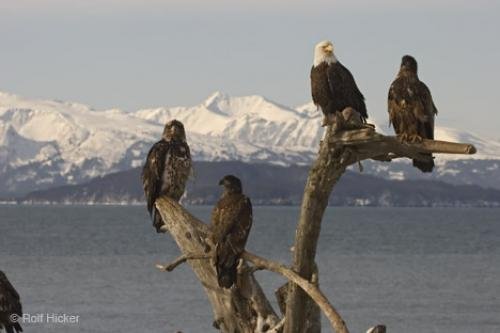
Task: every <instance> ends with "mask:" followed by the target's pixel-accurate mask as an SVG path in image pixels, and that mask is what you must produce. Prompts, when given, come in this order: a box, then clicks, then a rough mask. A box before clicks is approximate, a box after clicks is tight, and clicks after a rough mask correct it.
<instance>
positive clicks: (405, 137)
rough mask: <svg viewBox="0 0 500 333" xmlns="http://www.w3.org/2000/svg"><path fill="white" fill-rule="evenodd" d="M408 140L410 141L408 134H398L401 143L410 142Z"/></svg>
mask: <svg viewBox="0 0 500 333" xmlns="http://www.w3.org/2000/svg"><path fill="white" fill-rule="evenodd" d="M408 139H409V137H408V134H406V133H403V134H398V140H399V142H401V143H408V142H409V140H408Z"/></svg>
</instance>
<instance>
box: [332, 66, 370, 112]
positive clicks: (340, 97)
mask: <svg viewBox="0 0 500 333" xmlns="http://www.w3.org/2000/svg"><path fill="white" fill-rule="evenodd" d="M327 75H328V82H329V84H330V90H331V92H332V101H333V104H334V108H335V109H336V110H337V111H342V110H344V109H345V108H347V107H352V108H354V109H355V110H356V111H358V112H359V113H360V114H361V117H362V118H363V120H366V119H367V118H368V112H367V111H366V104H365V97H364V96H363V94H362V93H361V91H360V90H359V88H358V86H357V85H356V81H355V80H354V76H353V75H352V74H351V72H350V71H349V70H348V69H347V68H346V67H344V65H342V64H341V63H340V62H335V63H332V64H330V66H329V68H328V72H327Z"/></svg>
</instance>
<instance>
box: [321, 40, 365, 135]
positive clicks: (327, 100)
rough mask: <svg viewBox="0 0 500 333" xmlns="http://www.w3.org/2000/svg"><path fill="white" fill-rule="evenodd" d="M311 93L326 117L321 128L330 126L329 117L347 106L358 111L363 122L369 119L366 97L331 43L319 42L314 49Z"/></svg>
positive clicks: (330, 118) (330, 119)
mask: <svg viewBox="0 0 500 333" xmlns="http://www.w3.org/2000/svg"><path fill="white" fill-rule="evenodd" d="M311 93H312V98H313V102H314V104H315V105H316V106H317V107H319V108H320V109H321V111H322V112H323V114H324V116H325V117H324V120H323V125H328V124H331V123H332V116H335V114H336V113H337V112H342V111H343V110H344V109H345V108H348V107H351V108H353V109H354V110H356V111H358V112H359V114H360V115H361V118H362V120H363V122H366V119H367V118H368V113H367V111H366V105H365V98H364V96H363V94H362V93H361V91H359V88H358V86H357V85H356V82H355V81H354V77H353V76H352V74H351V72H349V70H348V69H347V68H346V67H344V65H342V64H341V63H340V61H338V59H337V57H336V56H335V54H334V52H333V44H332V42H330V41H322V42H320V43H318V44H317V45H316V46H315V48H314V63H313V66H312V69H311Z"/></svg>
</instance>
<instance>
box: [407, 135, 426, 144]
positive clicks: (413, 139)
mask: <svg viewBox="0 0 500 333" xmlns="http://www.w3.org/2000/svg"><path fill="white" fill-rule="evenodd" d="M409 140H410V142H411V143H421V142H422V141H424V139H423V138H422V137H421V136H420V135H418V134H414V135H410V137H409Z"/></svg>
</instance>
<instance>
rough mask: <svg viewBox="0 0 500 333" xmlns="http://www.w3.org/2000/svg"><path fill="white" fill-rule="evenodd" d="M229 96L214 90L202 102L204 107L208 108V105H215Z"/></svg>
mask: <svg viewBox="0 0 500 333" xmlns="http://www.w3.org/2000/svg"><path fill="white" fill-rule="evenodd" d="M229 98H230V97H229V95H227V94H225V93H223V92H221V91H215V92H214V93H212V94H211V95H210V96H208V98H207V99H206V100H205V102H204V103H203V104H204V105H205V107H207V108H210V106H214V105H217V103H218V102H220V101H223V100H227V99H229Z"/></svg>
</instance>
